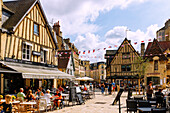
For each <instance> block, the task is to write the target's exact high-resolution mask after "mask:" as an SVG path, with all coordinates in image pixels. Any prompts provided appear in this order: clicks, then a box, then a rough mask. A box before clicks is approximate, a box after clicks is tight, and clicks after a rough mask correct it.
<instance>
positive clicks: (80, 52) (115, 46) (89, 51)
mask: <svg viewBox="0 0 170 113" xmlns="http://www.w3.org/2000/svg"><path fill="white" fill-rule="evenodd" d="M147 41H149V42H150V41H152V39H148V40H147ZM144 42H145V41H144V40H142V41H141V43H144ZM137 44H138V42H136V41H135V42H134V45H137ZM125 45H126V44H124V45H122V47H124V46H125ZM127 45H130V43H128V44H127ZM113 47H114V48H118V47H119V46H118V45H113V46H108V48H113ZM100 50H106V47H105V48H103V49H102V48H98V49H92V51H91V50H84V51H79V52H78V53H79V54H87V53H88V54H90V53H95V52H96V51H100Z"/></svg>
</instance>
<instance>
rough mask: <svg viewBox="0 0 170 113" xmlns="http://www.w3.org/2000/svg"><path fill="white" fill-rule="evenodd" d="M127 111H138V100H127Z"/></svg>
mask: <svg viewBox="0 0 170 113" xmlns="http://www.w3.org/2000/svg"><path fill="white" fill-rule="evenodd" d="M126 106H127V113H128V111H130V112H131V111H133V112H134V113H135V112H137V101H136V100H126Z"/></svg>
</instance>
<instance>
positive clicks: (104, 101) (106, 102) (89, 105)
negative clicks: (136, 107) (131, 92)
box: [49, 92, 127, 113]
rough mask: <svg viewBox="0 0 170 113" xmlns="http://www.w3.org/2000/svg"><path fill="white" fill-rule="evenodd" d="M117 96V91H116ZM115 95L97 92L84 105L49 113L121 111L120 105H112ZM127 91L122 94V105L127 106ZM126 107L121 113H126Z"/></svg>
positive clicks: (107, 112)
mask: <svg viewBox="0 0 170 113" xmlns="http://www.w3.org/2000/svg"><path fill="white" fill-rule="evenodd" d="M115 96H116V93H115ZM115 96H114V95H107V96H105V95H101V93H100V92H96V95H95V98H93V99H90V100H87V101H86V102H85V104H83V105H75V106H71V107H65V108H63V109H59V110H55V111H52V112H49V113H119V106H118V105H114V106H112V105H111V104H112V102H113V100H114V98H115ZM126 98H127V92H124V93H123V94H122V96H121V107H125V106H126ZM126 112H127V111H126V108H122V110H121V113H126Z"/></svg>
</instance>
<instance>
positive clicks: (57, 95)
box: [54, 89, 62, 109]
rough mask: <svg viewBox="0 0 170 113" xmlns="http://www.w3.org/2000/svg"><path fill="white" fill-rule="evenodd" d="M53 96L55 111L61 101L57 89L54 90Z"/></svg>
mask: <svg viewBox="0 0 170 113" xmlns="http://www.w3.org/2000/svg"><path fill="white" fill-rule="evenodd" d="M54 95H55V96H54V98H55V100H54V106H57V109H59V107H60V103H61V100H62V95H61V93H59V90H58V89H57V90H56V93H55V94H54Z"/></svg>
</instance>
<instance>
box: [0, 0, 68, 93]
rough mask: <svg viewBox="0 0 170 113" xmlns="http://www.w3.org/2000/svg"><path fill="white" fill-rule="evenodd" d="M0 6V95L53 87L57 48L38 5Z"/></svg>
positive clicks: (32, 0) (35, 0)
mask: <svg viewBox="0 0 170 113" xmlns="http://www.w3.org/2000/svg"><path fill="white" fill-rule="evenodd" d="M1 6H2V15H0V16H1V18H2V21H1V23H2V27H1V34H0V69H1V70H0V74H1V93H2V94H7V93H15V92H14V91H17V90H19V88H20V87H24V86H30V87H33V88H35V89H36V88H38V87H39V86H44V87H45V88H50V87H52V85H54V86H56V83H55V82H56V79H55V78H59V76H60V75H62V74H63V73H62V72H60V71H58V69H57V68H56V67H57V57H56V51H57V44H56V43H55V40H54V36H53V33H52V30H51V28H50V26H49V24H48V21H47V19H46V16H45V14H44V11H43V9H42V6H41V3H40V1H39V0H17V1H6V2H3V3H1ZM65 76H66V75H65Z"/></svg>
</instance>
